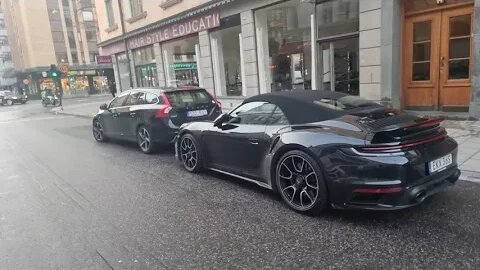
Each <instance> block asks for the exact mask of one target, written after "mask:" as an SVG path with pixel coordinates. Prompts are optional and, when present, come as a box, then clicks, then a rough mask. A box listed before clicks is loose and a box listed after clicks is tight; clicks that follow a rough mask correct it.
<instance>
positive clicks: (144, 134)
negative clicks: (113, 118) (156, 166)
mask: <svg viewBox="0 0 480 270" xmlns="http://www.w3.org/2000/svg"><path fill="white" fill-rule="evenodd" d="M152 139H153V138H152V133H151V132H150V130H149V129H148V128H147V127H146V126H141V127H139V128H138V131H137V143H138V147H140V150H142V152H143V153H145V154H151V153H153V152H154V151H155V143H154V142H153V141H152Z"/></svg>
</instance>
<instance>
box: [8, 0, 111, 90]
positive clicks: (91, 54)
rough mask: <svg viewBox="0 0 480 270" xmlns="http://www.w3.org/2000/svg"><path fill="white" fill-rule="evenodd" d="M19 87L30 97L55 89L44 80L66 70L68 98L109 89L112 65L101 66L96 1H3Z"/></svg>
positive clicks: (64, 80)
mask: <svg viewBox="0 0 480 270" xmlns="http://www.w3.org/2000/svg"><path fill="white" fill-rule="evenodd" d="M3 11H4V13H5V22H6V25H7V27H8V31H7V32H8V36H9V40H10V44H11V48H12V60H13V66H14V69H15V71H16V77H17V79H18V81H19V87H20V88H22V89H25V90H27V92H29V93H30V94H35V93H38V92H39V91H40V90H43V89H45V88H49V89H55V88H56V87H58V86H56V85H55V83H54V82H53V80H52V79H51V78H49V77H48V76H46V73H45V72H46V71H47V70H49V69H50V65H52V64H55V65H57V67H62V70H63V71H65V72H62V74H61V84H62V89H63V91H64V94H65V95H67V96H68V95H74V94H81V93H86V92H89V93H93V92H99V91H108V77H109V76H110V77H111V80H113V79H114V77H113V69H112V64H111V61H108V62H107V63H104V64H98V63H97V61H96V57H97V56H98V55H99V53H98V51H99V49H98V47H97V43H98V37H97V36H98V27H97V20H96V12H95V5H94V1H93V0H36V1H29V0H3Z"/></svg>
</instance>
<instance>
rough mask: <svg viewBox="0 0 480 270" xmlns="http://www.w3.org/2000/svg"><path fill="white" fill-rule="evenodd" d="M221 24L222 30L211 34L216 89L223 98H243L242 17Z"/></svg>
mask: <svg viewBox="0 0 480 270" xmlns="http://www.w3.org/2000/svg"><path fill="white" fill-rule="evenodd" d="M220 24H221V25H222V29H219V30H217V31H214V32H212V33H211V34H210V41H211V43H212V57H213V62H214V73H215V78H216V80H215V83H216V85H215V88H216V89H217V92H218V93H219V94H220V95H222V96H241V95H242V76H241V61H240V37H239V34H240V33H241V31H242V30H241V27H240V15H235V16H231V17H228V18H225V19H223V20H222V21H221V23H220Z"/></svg>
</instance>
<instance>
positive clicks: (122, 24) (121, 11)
mask: <svg viewBox="0 0 480 270" xmlns="http://www.w3.org/2000/svg"><path fill="white" fill-rule="evenodd" d="M117 2H118V8H119V9H120V26H121V27H122V38H123V43H124V45H125V54H126V56H127V62H128V79H129V82H130V88H133V80H132V79H133V78H132V69H131V68H130V55H129V54H128V47H127V39H126V38H125V21H124V17H123V4H122V0H117Z"/></svg>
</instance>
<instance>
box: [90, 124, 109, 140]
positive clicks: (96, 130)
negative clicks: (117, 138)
mask: <svg viewBox="0 0 480 270" xmlns="http://www.w3.org/2000/svg"><path fill="white" fill-rule="evenodd" d="M92 132H93V138H94V139H95V141H97V142H106V141H107V140H108V139H107V137H106V136H105V130H104V129H103V125H102V124H101V123H100V121H98V120H95V121H94V122H93V127H92Z"/></svg>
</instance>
